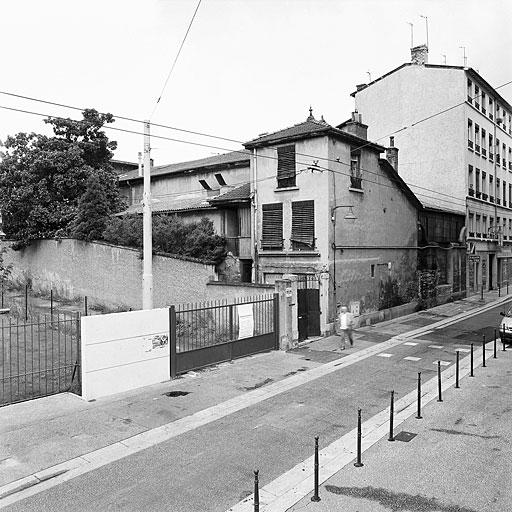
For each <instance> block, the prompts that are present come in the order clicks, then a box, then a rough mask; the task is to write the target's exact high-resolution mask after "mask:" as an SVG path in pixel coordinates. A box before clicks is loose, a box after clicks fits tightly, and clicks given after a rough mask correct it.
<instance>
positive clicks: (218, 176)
mask: <svg viewBox="0 0 512 512" xmlns="http://www.w3.org/2000/svg"><path fill="white" fill-rule="evenodd" d="M215 179H216V180H217V183H218V184H219V185H220V186H221V187H223V186H224V185H226V181H225V180H224V178H223V177H222V174H220V173H219V174H216V175H215Z"/></svg>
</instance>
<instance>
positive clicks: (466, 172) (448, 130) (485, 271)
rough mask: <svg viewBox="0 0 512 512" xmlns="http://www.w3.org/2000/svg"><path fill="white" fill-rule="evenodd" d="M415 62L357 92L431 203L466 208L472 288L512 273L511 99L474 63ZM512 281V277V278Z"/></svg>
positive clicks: (377, 130) (371, 132)
mask: <svg viewBox="0 0 512 512" xmlns="http://www.w3.org/2000/svg"><path fill="white" fill-rule="evenodd" d="M411 55H412V58H411V62H410V63H406V64H403V65H401V66H400V67H398V68H396V69H394V70H392V71H390V72H389V73H387V74H385V75H383V76H381V77H380V78H378V79H376V80H374V81H372V82H371V83H369V84H364V85H359V86H357V90H356V91H355V92H354V93H352V96H354V98H355V101H356V109H357V110H358V112H360V113H361V114H362V115H363V116H364V118H365V121H366V123H367V124H368V127H369V128H368V137H369V139H370V140H374V141H376V142H377V143H381V144H385V143H386V141H387V139H388V138H389V137H390V136H392V137H394V144H395V146H396V147H397V148H399V150H400V164H399V169H398V172H399V174H400V175H401V177H402V178H403V179H404V180H405V181H406V183H407V184H408V185H409V186H410V188H411V189H412V191H413V192H414V193H415V194H416V196H417V197H418V198H419V199H420V201H421V202H422V203H423V204H424V205H426V206H433V207H437V208H441V209H443V210H448V211H450V210H452V211H454V212H458V213H465V215H466V231H465V233H463V234H462V235H463V236H465V237H466V243H467V248H468V259H467V287H468V291H469V292H470V293H471V292H474V293H476V292H477V291H480V290H481V289H482V288H483V289H484V290H488V289H493V288H496V286H498V285H500V284H502V285H506V283H507V281H508V279H509V276H510V277H511V278H512V268H511V267H509V261H510V264H512V106H511V105H510V103H508V102H507V101H506V100H505V98H503V97H502V96H501V95H500V93H499V92H498V91H497V90H496V89H494V88H493V87H492V86H491V85H490V84H489V83H488V82H486V80H485V79H484V78H482V77H481V76H480V75H479V74H478V73H477V72H476V71H475V70H473V69H472V68H465V67H459V66H447V65H433V64H428V49H427V47H426V46H425V45H422V46H418V47H415V48H412V50H411ZM511 286H512V282H511Z"/></svg>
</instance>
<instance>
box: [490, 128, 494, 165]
mask: <svg viewBox="0 0 512 512" xmlns="http://www.w3.org/2000/svg"><path fill="white" fill-rule="evenodd" d="M492 143H493V139H492V135H491V134H490V133H489V160H491V161H492V160H493V159H494V146H493V145H492Z"/></svg>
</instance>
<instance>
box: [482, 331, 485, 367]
mask: <svg viewBox="0 0 512 512" xmlns="http://www.w3.org/2000/svg"><path fill="white" fill-rule="evenodd" d="M482 368H485V334H484V335H483V336H482Z"/></svg>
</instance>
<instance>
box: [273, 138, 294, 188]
mask: <svg viewBox="0 0 512 512" xmlns="http://www.w3.org/2000/svg"><path fill="white" fill-rule="evenodd" d="M286 187H295V145H293V144H292V145H290V146H282V147H280V148H277V188H286Z"/></svg>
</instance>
